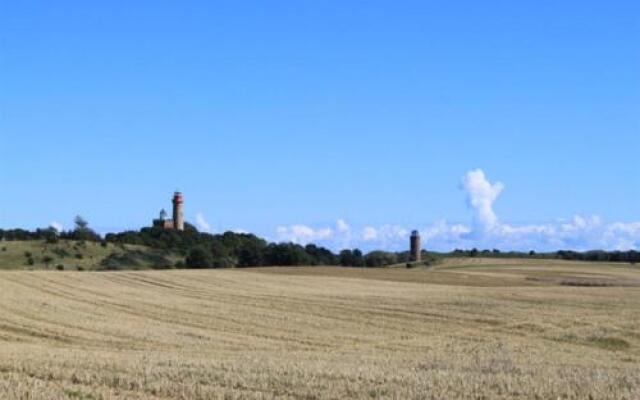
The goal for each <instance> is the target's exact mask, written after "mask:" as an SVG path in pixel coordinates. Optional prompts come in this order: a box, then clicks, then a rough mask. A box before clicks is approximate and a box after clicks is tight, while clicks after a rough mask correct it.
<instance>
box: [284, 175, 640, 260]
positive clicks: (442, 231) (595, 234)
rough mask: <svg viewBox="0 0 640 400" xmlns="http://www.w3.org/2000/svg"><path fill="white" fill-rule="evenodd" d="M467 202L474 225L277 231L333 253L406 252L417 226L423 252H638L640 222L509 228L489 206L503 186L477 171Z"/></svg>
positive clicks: (595, 220) (589, 219)
mask: <svg viewBox="0 0 640 400" xmlns="http://www.w3.org/2000/svg"><path fill="white" fill-rule="evenodd" d="M461 188H462V189H463V190H464V191H465V193H466V197H467V203H468V205H469V206H470V207H471V209H472V210H473V212H474V213H473V223H472V224H461V223H455V224H451V223H448V222H447V221H446V220H440V221H436V222H435V223H433V224H431V225H426V226H422V227H420V226H412V227H406V226H401V225H394V224H383V225H371V224H365V225H360V226H356V227H353V226H352V225H350V224H349V223H347V221H345V220H344V219H338V220H337V221H336V224H335V228H334V229H332V228H329V227H320V228H314V227H310V226H307V225H292V226H289V227H282V226H281V227H278V230H277V237H278V240H281V241H292V242H295V243H300V244H307V243H310V242H314V243H317V244H319V245H321V246H325V247H329V248H331V249H332V250H334V251H337V250H341V249H345V248H356V247H357V248H361V249H363V250H366V251H368V250H373V249H384V250H395V251H399V250H406V249H407V248H408V244H409V232H410V230H412V229H415V228H420V229H419V231H420V233H421V236H422V239H423V245H424V247H425V248H426V249H432V250H437V251H449V250H453V249H455V248H465V249H470V248H472V247H477V248H480V249H493V248H497V249H500V250H505V251H508V250H520V251H528V250H535V251H555V250H569V249H571V250H579V251H584V250H592V249H604V250H629V249H640V222H630V223H625V222H613V223H605V222H604V221H602V219H601V218H600V217H598V216H581V215H575V216H574V217H572V218H570V219H564V220H557V221H552V222H546V223H540V224H526V225H511V224H508V223H504V222H501V221H500V218H499V217H498V215H497V214H496V212H495V210H494V208H493V205H494V203H495V201H496V200H497V199H498V197H499V196H500V194H501V193H502V192H503V191H504V188H505V186H504V185H503V184H502V183H500V182H494V183H492V182H490V181H489V180H488V178H487V177H486V175H485V173H484V172H483V171H482V170H481V169H476V170H472V171H469V172H467V173H466V174H465V176H464V177H463V179H462V184H461Z"/></svg>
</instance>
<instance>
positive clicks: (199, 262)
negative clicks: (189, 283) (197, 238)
mask: <svg viewBox="0 0 640 400" xmlns="http://www.w3.org/2000/svg"><path fill="white" fill-rule="evenodd" d="M185 261H186V264H187V267H189V268H210V267H211V266H212V264H213V257H211V253H210V252H209V251H207V249H205V248H204V247H194V248H193V249H191V250H190V251H189V255H187V259H186V260H185Z"/></svg>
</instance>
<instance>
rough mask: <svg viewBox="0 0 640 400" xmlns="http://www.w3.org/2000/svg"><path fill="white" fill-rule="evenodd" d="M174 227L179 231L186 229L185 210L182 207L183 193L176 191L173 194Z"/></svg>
mask: <svg viewBox="0 0 640 400" xmlns="http://www.w3.org/2000/svg"><path fill="white" fill-rule="evenodd" d="M172 201H173V229H177V230H179V231H183V230H184V211H183V209H182V203H183V199H182V193H181V192H175V193H174V194H173V200H172Z"/></svg>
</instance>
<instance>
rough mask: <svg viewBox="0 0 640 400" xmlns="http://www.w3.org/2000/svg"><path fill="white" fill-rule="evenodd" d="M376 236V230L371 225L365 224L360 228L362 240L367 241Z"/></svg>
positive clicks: (374, 238)
mask: <svg viewBox="0 0 640 400" xmlns="http://www.w3.org/2000/svg"><path fill="white" fill-rule="evenodd" d="M377 238H378V230H377V229H376V228H374V227H373V226H365V227H364V228H363V229H362V240H364V241H365V242H369V241H371V240H376V239H377Z"/></svg>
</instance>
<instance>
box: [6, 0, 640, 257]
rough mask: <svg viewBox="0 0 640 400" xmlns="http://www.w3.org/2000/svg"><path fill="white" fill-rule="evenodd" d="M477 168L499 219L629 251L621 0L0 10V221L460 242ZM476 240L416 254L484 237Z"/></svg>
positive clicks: (639, 138)
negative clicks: (454, 231) (566, 227)
mask: <svg viewBox="0 0 640 400" xmlns="http://www.w3.org/2000/svg"><path fill="white" fill-rule="evenodd" d="M477 168H479V169H481V170H482V171H483V172H484V174H485V176H486V179H487V181H488V182H489V183H491V184H493V183H495V182H498V181H499V182H502V183H503V184H504V190H503V191H502V193H501V194H500V196H499V199H497V200H495V204H493V203H492V204H491V207H492V208H493V209H494V210H495V213H496V214H497V215H498V218H499V221H500V223H501V224H509V227H515V226H520V227H522V226H525V227H526V226H532V225H539V224H552V225H553V226H555V227H559V226H561V224H562V222H561V221H559V219H561V218H563V219H566V220H571V219H572V218H574V216H575V215H579V216H583V217H584V218H587V217H588V218H591V216H594V215H596V216H598V217H599V220H601V221H602V222H598V223H599V224H600V225H601V228H598V229H600V230H601V231H602V232H601V233H599V235H601V236H602V235H605V234H606V232H605V230H604V229H605V227H607V226H608V225H607V224H612V223H617V222H620V223H625V224H628V225H625V226H630V228H629V229H631V233H630V236H628V237H625V238H626V239H625V240H627V242H625V243H627V244H626V245H624V244H622V245H619V244H609V243H608V242H607V243H604V242H602V243H603V244H602V246H603V247H638V246H640V228H638V227H637V225H634V223H635V222H634V221H640V3H638V2H637V1H597V2H595V1H564V2H556V1H522V2H520V1H511V2H506V1H500V2H496V1H487V2H478V1H460V2H450V1H439V2H426V1H394V2H391V1H368V2H362V1H352V2H345V1H320V2H312V1H278V2H237V1H228V2H219V1H201V2H200V1H185V2H175V1H171V2H158V1H136V2H130V1H126V2H125V1H122V2H120V1H102V2H84V1H55V2H50V1H48V2H47V1H34V2H17V1H14V2H3V4H2V5H1V6H0V187H1V188H2V191H1V196H0V227H3V228H8V227H16V226H21V227H27V228H33V227H37V226H47V225H48V224H49V223H51V222H54V221H56V222H60V223H62V224H64V225H65V227H67V228H69V227H70V225H71V221H72V219H73V216H74V215H76V214H81V215H83V216H85V217H86V218H87V219H88V220H89V222H90V223H91V225H93V226H94V227H96V228H97V229H99V230H101V231H106V230H119V229H123V228H136V229H137V228H139V227H141V226H144V225H147V224H148V223H149V221H150V219H151V218H153V217H155V216H156V214H157V212H158V211H159V209H160V208H162V207H165V208H169V207H170V197H171V194H172V192H173V191H174V190H175V189H180V190H182V191H183V192H184V194H185V199H186V204H185V206H186V216H187V219H188V220H190V221H192V222H195V220H196V215H197V214H201V217H202V218H204V219H206V221H208V223H209V224H210V225H211V226H212V228H213V229H214V230H216V231H220V230H225V229H234V228H241V229H244V230H248V231H252V232H256V233H258V234H261V235H263V236H267V237H269V238H272V239H283V240H284V239H286V238H287V237H289V236H287V235H293V236H291V237H292V238H293V239H294V240H297V239H298V238H297V237H296V236H295V235H296V233H295V232H299V231H300V229H297V230H296V229H290V228H289V227H291V226H292V225H304V226H305V227H309V228H310V229H312V230H313V233H311V232H307V233H308V234H307V238H315V237H316V236H314V235H316V234H317V232H316V230H317V229H321V228H323V227H329V228H331V229H332V230H333V233H335V232H336V231H337V230H339V229H337V228H336V226H335V222H336V220H338V219H344V220H345V221H346V222H347V223H348V224H349V229H350V230H353V232H352V238H351V239H350V240H351V242H350V243H349V245H352V244H353V245H362V246H363V247H365V248H366V247H367V243H364V242H365V240H364V237H365V236H366V234H363V233H362V232H361V229H364V228H366V227H373V228H375V229H377V232H381V231H383V230H384V229H385V228H384V225H387V224H388V225H392V226H395V227H402V228H403V229H405V228H406V229H411V228H413V227H419V228H421V229H423V230H425V229H428V227H432V226H434V224H436V223H438V221H442V220H446V221H447V222H446V224H447V226H451V225H452V224H463V225H465V226H467V227H469V229H475V228H473V227H472V225H473V224H474V223H472V222H471V221H472V220H473V219H476V220H477V219H478V218H477V217H478V214H477V210H474V208H473V207H469V204H468V203H467V202H466V201H465V196H467V197H468V187H467V189H466V190H467V194H465V187H464V185H462V186H461V180H462V178H463V177H464V176H465V174H467V173H468V172H469V171H472V170H475V169H477ZM474 215H475V217H474ZM476 222H477V221H476ZM578 225H580V224H578ZM277 227H281V229H280V233H279V234H277V233H276V232H277ZM298 228H299V227H298ZM484 228H487V227H486V226H485V227H484ZM447 229H448V228H447ZM465 229H466V228H465ZM465 229H462V230H463V231H464V230H465ZM558 229H560V228H558ZM607 229H608V228H607ZM343 230H344V229H343ZM636 231H637V232H636ZM287 232H288V233H287ZM292 232H293V233H292ZM438 234H439V233H438ZM278 235H280V236H278ZM332 235H333V234H331V235H330V234H326V235H323V234H319V236H317V237H318V238H319V239H322V240H325V241H326V242H327V243H328V245H331V246H332V247H336V248H337V247H339V246H338V244H336V242H335V240H337V239H335V238H333V239H335V240H334V241H333V242H331V241H330V240H329V238H330V237H333V236H332ZM363 235H364V236H363ZM403 235H406V232H405V231H404V230H402V231H401V232H400V233H398V235H397V236H398V237H401V238H402V240H403V241H404V236H403ZM500 235H502V234H500ZM303 236H304V233H303ZM474 237H475V239H474V238H473V237H472V236H469V237H465V238H463V239H464V240H463V239H460V238H459V239H460V240H463V241H462V242H455V240H451V241H446V240H443V241H442V243H439V244H437V243H438V242H437V236H434V246H435V247H442V248H446V247H453V246H454V245H457V244H458V243H462V245H473V244H479V245H484V244H486V245H492V244H495V243H497V244H501V243H503V242H500V241H499V240H498V239H495V237H494V236H492V237H493V239H491V238H487V237H486V236H483V237H484V239H477V238H478V237H479V236H478V235H476V236H474ZM499 237H500V238H502V239H504V237H503V236H499ZM333 239H332V240H333ZM502 239H500V240H502ZM573 239H574V238H570V239H568V240H573ZM322 240H320V241H322ZM340 240H343V242H345V243H346V241H347V239H345V238H342V239H340ZM523 240H524V239H523ZM527 240H533V241H532V242H531V243H530V246H531V247H536V246H537V247H540V248H545V246H546V247H553V246H554V243H555V242H549V241H547V242H544V243H543V242H536V241H535V240H534V239H532V238H530V237H529V238H528V239H527ZM576 240H578V239H576ZM589 240H591V239H589ZM593 240H595V239H593ZM302 241H304V240H302ZM389 243H391V242H389ZM505 243H506V242H505ZM571 243H572V242H571V241H568V242H567V241H564V242H561V243H558V246H561V245H570V244H571ZM599 243H600V242H597V241H595V242H588V243H583V242H580V243H577V244H575V247H581V246H583V245H584V246H586V245H587V244H589V245H591V246H598V245H599ZM616 243H618V242H616ZM620 243H623V242H620ZM386 244H387V242H379V243H378V242H375V241H370V243H369V247H376V246H377V247H380V246H384V245H386ZM394 246H398V244H397V243H395V242H393V243H391V244H389V247H394ZM505 246H506V247H519V246H518V245H517V244H513V243H511V244H505ZM523 246H524V245H523Z"/></svg>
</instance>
